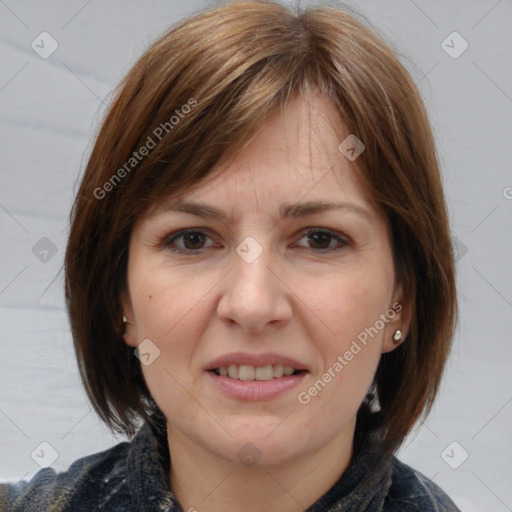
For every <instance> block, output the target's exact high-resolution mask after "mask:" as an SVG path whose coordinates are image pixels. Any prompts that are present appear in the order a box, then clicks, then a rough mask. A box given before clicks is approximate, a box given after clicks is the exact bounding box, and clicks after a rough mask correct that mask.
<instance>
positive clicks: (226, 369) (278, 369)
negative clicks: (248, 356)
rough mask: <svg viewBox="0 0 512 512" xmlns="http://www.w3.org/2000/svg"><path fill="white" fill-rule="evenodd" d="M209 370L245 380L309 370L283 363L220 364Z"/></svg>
mask: <svg viewBox="0 0 512 512" xmlns="http://www.w3.org/2000/svg"><path fill="white" fill-rule="evenodd" d="M208 371H209V372H211V373H214V374H215V375H218V376H220V377H228V378H229V379H233V380H244V381H251V380H257V381H269V380H273V379H280V378H282V377H289V376H291V375H299V374H301V373H306V372H307V370H305V369H300V368H294V367H293V366H287V365H282V364H275V365H266V366H252V365H247V364H240V365H237V364H230V365H229V366H220V367H219V368H213V369H211V370H208Z"/></svg>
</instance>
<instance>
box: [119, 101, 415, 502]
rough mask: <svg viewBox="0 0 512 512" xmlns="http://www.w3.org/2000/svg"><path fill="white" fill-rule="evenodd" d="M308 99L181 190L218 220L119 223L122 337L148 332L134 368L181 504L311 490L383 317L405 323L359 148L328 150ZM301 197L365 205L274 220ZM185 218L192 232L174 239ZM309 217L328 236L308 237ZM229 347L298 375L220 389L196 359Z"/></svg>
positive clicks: (334, 449) (321, 479) (335, 467)
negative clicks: (300, 365)
mask: <svg viewBox="0 0 512 512" xmlns="http://www.w3.org/2000/svg"><path fill="white" fill-rule="evenodd" d="M306 100H307V101H305V99H304V98H302V97H296V98H295V99H293V100H292V101H290V103H289V104H288V105H287V106H286V108H285V109H284V110H283V111H282V112H276V113H274V114H273V115H272V116H271V117H269V119H268V120H267V122H266V124H265V127H264V129H263V130H262V131H260V132H259V133H258V135H257V136H256V138H255V139H254V140H253V141H252V142H251V143H250V144H249V145H248V146H246V147H245V148H244V149H243V150H242V151H240V152H239V153H237V154H226V155H225V157H224V158H223V159H222V160H221V161H220V162H219V163H218V165H217V166H216V169H214V170H213V171H214V172H213V173H212V178H211V179H210V180H209V181H207V182H205V183H201V184H200V185H198V186H196V187H195V188H194V189H192V190H189V191H188V192H187V193H186V194H184V195H183V196H180V199H186V200H188V201H193V202H196V203H199V204H207V205H211V206H214V207H216V208H219V209H222V210H223V211H224V212H225V214H226V216H227V219H228V220H227V221H221V220H219V219H216V218H207V217H199V216H196V215H193V214H190V213H183V212H178V211H166V210H165V209H164V208H159V209H157V210H156V212H155V213H154V214H152V215H148V216H145V217H141V218H140V219H138V221H137V223H136V224H135V226H134V229H133V231H132V235H131V241H130V248H129V264H128V289H127V291H126V292H125V293H123V294H122V304H123V309H124V312H125V315H126V316H127V318H128V319H129V321H130V322H131V324H128V325H127V330H126V333H125V341H126V343H127V344H128V345H130V346H132V347H136V346H137V345H138V344H140V343H141V342H142V340H145V339H150V340H151V341H152V342H153V343H154V344H155V345H156V346H157V347H158V348H159V350H160V355H159V357H157V358H156V359H155V360H154V362H152V363H151V364H150V365H148V366H142V368H143V372H144V377H145V379H146V382H147V384H148V387H149V390H150V391H151V393H152V395H153V397H154V399H155V401H156V402H157V404H158V405H159V407H160V408H161V409H162V411H163V412H164V413H165V415H166V417H167V420H168V429H167V430H168V439H169V446H170V455H171V460H172V469H171V472H170V475H169V483H170V486H171V489H172V491H173V493H174V494H175V495H176V497H177V499H178V500H179V502H180V503H181V505H182V507H183V509H184V510H189V509H196V510H198V511H199V512H208V511H218V510H223V511H224V512H229V511H240V510H246V511H261V510H267V511H278V510H279V511H280V512H283V511H284V512H287V511H290V512H291V511H294V512H296V511H299V510H304V509H306V508H307V507H308V506H310V505H311V504H312V503H314V502H315V501H316V500H317V499H318V498H319V497H320V496H321V495H323V494H324V493H325V492H327V491H328V490H329V488H330V487H331V486H332V485H333V484H334V483H335V482H336V481H337V480H338V479H339V477H340V476H341V475H342V474H343V472H344V471H345V470H346V468H347V466H348V465H349V463H350V459H351V456H352V443H353V436H354V428H355V418H356V413H357V410H358V408H359V406H360V404H361V403H362V401H363V399H364V396H365V394H366V392H367V391H368V389H369V387H370V385H371V383H372V380H373V377H374V374H375V371H376V368H377V365H378V363H379V359H380V356H381V354H382V353H383V352H387V351H390V350H393V349H394V348H396V346H397V343H396V342H393V333H394V332H395V330H396V329H401V331H402V333H403V338H405V336H406V334H407V330H408V328H409V322H410V307H409V305H408V304H407V303H406V302H405V301H404V297H403V291H402V288H401V286H400V285H399V284H397V283H396V282H395V274H394V268H393V255H392V250H391V244H390V238H389V233H388V230H387V228H386V224H385V220H384V218H383V216H382V215H381V213H380V212H379V211H378V210H377V209H376V208H375V206H374V205H373V203H372V200H371V198H370V197H369V196H368V194H367V192H366V190H365V189H364V187H363V185H362V184H361V183H360V181H359V180H358V170H357V166H356V164H357V160H356V161H355V162H351V161H349V160H348V159H347V158H345V157H344V156H343V155H342V154H341V153H340V152H339V151H338V149H337V147H338V145H339V144H340V142H341V141H342V140H344V138H345V137H346V136H347V135H348V134H349V131H348V130H347V129H346V127H345V126H344V124H343V122H342V120H341V119H340V118H339V116H338V114H337V113H336V111H335V109H334V107H333V105H331V104H330V103H329V101H328V100H327V99H325V98H323V97H321V96H319V95H315V94H313V93H312V94H310V96H308V97H307V98H306ZM306 201H333V202H346V203H350V204H352V205H355V206H357V207H359V208H362V209H364V210H365V211H366V212H367V215H363V214H361V213H356V212H355V211H351V210H348V209H346V210H330V211H329V210H328V211H322V212H317V213H315V214H312V215H306V216H302V217H300V218H286V219H283V220H279V212H280V208H281V206H282V205H283V204H296V203H303V202H306ZM184 228H195V229H197V231H201V232H202V233H204V234H205V235H206V236H205V238H201V237H199V238H197V237H194V236H192V237H190V236H188V237H181V238H176V239H174V240H172V238H173V236H175V234H177V232H178V231H179V230H181V229H184ZM308 228H316V230H320V229H321V230H323V231H328V232H329V233H331V234H332V236H331V237H329V236H328V235H327V236H326V237H325V236H324V237H322V235H321V233H320V236H319V237H317V238H313V239H312V238H311V237H309V238H308V236H307V235H306V234H305V231H306V230H307V229H308ZM336 235H338V236H340V237H341V239H342V240H339V239H337V238H336ZM248 236H251V237H253V238H254V239H255V240H257V242H258V243H259V244H260V246H261V247H262V249H263V251H262V253H261V254H260V255H259V257H258V258H257V259H256V260H255V261H253V262H252V263H248V262H246V261H245V260H244V259H242V258H241V257H240V256H239V255H238V254H237V252H236V248H237V246H238V245H239V244H240V243H241V242H242V240H244V239H245V238H246V237H248ZM162 239H163V240H164V241H163V242H162ZM165 242H167V244H168V245H165ZM173 247H176V248H181V249H182V250H187V249H189V253H188V254H180V253H177V252H173V250H172V248H173ZM325 247H329V248H334V249H337V250H331V252H326V249H325ZM194 249H195V252H194ZM396 303H400V304H401V305H402V308H401V311H400V313H397V314H395V315H394V318H393V319H392V320H389V321H387V322H385V325H384V327H383V328H382V329H381V330H380V331H379V333H378V335H375V336H374V337H373V338H369V342H368V343H367V345H366V346H363V345H361V346H362V350H361V351H360V352H358V353H357V355H354V357H353V359H352V360H350V361H348V362H347V365H346V366H344V368H343V370H342V371H340V372H335V377H334V378H332V379H331V380H330V382H329V383H328V384H327V385H326V386H325V387H324V388H323V389H322V390H321V392H319V393H318V394H317V395H316V396H315V397H313V398H311V400H310V402H309V403H308V404H306V405H303V404H301V403H299V401H298V399H297V397H298V394H299V393H300V392H301V391H307V390H308V388H309V387H310V386H311V385H312V384H313V383H314V382H315V381H317V380H318V379H319V378H320V377H321V376H322V374H323V373H324V372H326V371H327V370H328V368H329V367H332V366H333V363H334V362H335V361H336V360H337V357H338V356H340V355H341V356H343V355H344V354H345V352H346V351H347V350H349V348H350V346H351V343H352V342H353V340H355V339H356V337H357V335H358V334H359V333H361V332H362V331H364V329H365V328H368V327H370V326H374V325H375V323H376V321H377V320H378V319H379V318H380V315H382V314H385V313H386V311H389V310H390V308H391V307H392V306H393V304H396ZM403 338H402V339H403ZM235 351H242V352H248V353H262V352H267V351H273V352H277V353H279V354H282V355H286V356H290V357H293V358H295V359H298V360H299V361H301V362H304V363H306V364H307V365H308V368H309V373H308V374H307V375H306V378H305V379H304V381H303V383H301V385H300V386H298V387H297V388H295V389H293V390H291V391H287V392H286V393H284V394H282V395H279V396H277V397H275V398H273V399H270V400H264V401H247V400H240V399H235V398H231V397H228V396H226V395H225V394H223V393H222V392H221V391H219V390H218V389H217V388H216V387H215V386H213V385H212V383H211V382H210V379H208V378H207V375H205V373H204V367H205V365H206V364H207V363H209V362H210V361H212V360H213V359H215V358H217V357H219V356H221V355H223V354H226V353H230V352H235ZM247 443H252V445H253V446H254V447H252V445H251V448H250V451H251V450H252V451H251V453H253V454H254V455H255V456H259V455H261V458H260V459H259V461H258V462H257V463H256V464H255V465H254V466H252V467H248V466H246V465H244V464H243V463H242V461H241V460H240V459H239V457H238V456H237V454H238V452H239V450H240V449H241V448H242V447H244V446H245V445H246V444H247ZM246 449H247V448H246Z"/></svg>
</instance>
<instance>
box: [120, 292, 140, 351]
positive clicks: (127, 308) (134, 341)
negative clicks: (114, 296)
mask: <svg viewBox="0 0 512 512" xmlns="http://www.w3.org/2000/svg"><path fill="white" fill-rule="evenodd" d="M119 298H120V302H121V308H122V310H123V315H124V317H126V321H125V322H124V323H123V325H124V332H123V338H124V341H125V343H126V344H127V345H129V346H130V347H137V346H138V344H139V343H138V337H137V328H136V326H135V320H134V315H133V306H132V301H131V297H130V293H129V291H128V290H126V288H125V289H123V290H122V291H121V293H120V294H119Z"/></svg>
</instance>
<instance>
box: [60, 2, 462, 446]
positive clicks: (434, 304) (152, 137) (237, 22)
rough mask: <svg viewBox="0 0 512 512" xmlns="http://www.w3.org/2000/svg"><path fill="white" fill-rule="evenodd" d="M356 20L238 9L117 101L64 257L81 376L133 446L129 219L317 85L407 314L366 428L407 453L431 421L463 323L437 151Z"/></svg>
mask: <svg viewBox="0 0 512 512" xmlns="http://www.w3.org/2000/svg"><path fill="white" fill-rule="evenodd" d="M358 18H360V16H355V15H353V14H351V13H349V12H347V11H346V10H345V9H343V10H342V9H339V8H334V7H327V6H324V7H314V8H309V9H306V10H299V9H297V10H296V11H292V10H291V9H289V8H287V7H284V6H282V5H279V4H277V3H273V2H270V1H252V2H247V1H245V2H242V1H235V2H231V3H228V4H226V5H224V6H222V7H219V8H216V9H210V10H205V11H202V12H200V13H198V14H197V15H196V16H194V17H190V18H188V19H186V20H184V21H182V22H180V23H179V24H178V25H176V26H174V27H172V28H171V29H170V30H169V31H167V32H166V33H165V34H164V35H163V36H161V37H160V38H159V39H158V40H157V41H156V42H154V43H153V44H152V45H151V46H150V47H149V49H148V50H147V51H146V52H145V53H144V54H143V55H142V57H141V58H140V59H139V60H138V61H137V62H136V63H135V65H134V66H133V68H132V69H131V70H130V71H129V73H128V74H127V76H126V77H125V78H124V79H123V81H122V82H121V84H120V85H119V87H118V89H117V90H116V93H115V96H114V98H113V100H112V103H111V106H110V108H109V110H108V112H107V113H106V116H105V118H104V120H103V123H102V126H101V128H100V130H99V133H98V135H97V138H96V140H95V142H94V147H93V149H92V152H91V155H90V158H89V161H88V164H87V166H86V169H85V173H84V176H83V178H82V181H81V185H80V188H79V191H78V193H77V196H76V199H75V202H74V205H73V208H72V211H71V216H70V220H71V230H70V236H69V241H68V245H67V251H66V256H65V280H66V301H67V307H68V312H69V318H70V324H71V329H72V336H73V340H74V344H75V350H76V354H77V358H78V363H79V369H80V374H81V377H82V380H83V382H84V385H85V389H86V391H87V394H88V396H89V398H90V400H91V402H92V404H93V406H94V408H95V410H96V411H97V413H98V414H99V416H100V417H101V418H102V420H103V421H105V422H106V423H107V424H108V425H109V426H110V427H111V428H112V429H115V430H118V431H124V432H125V433H127V434H128V435H132V434H133V432H134V430H135V427H136V423H137V420H138V419H140V418H147V415H148V413H149V411H150V410H151V408H152V407H153V406H154V405H155V404H154V402H153V401H152V399H151V396H150V393H149V391H148V389H147V387H146V385H145V382H144V379H143V375H142V372H141V369H140V363H139V361H138V359H137V358H136V357H134V354H133V348H130V347H129V346H127V345H126V344H125V343H124V340H123V336H122V311H121V306H120V292H121V290H123V289H125V287H126V277H127V276H126V272H127V257H128V246H129V239H130V232H131V228H132V226H133V224H134V222H135V221H136V219H137V218H138V217H139V216H140V215H142V214H144V213H145V212H146V211H147V210H148V209H149V208H152V207H153V206H154V205H156V204H158V203H159V202H160V201H161V200H163V199H164V198H165V197H168V196H169V195H170V194H174V193H180V192H184V191H185V190H186V189H187V188H188V187H190V186H192V185H197V184H198V183H199V182H201V181H202V180H204V179H206V178H207V177H208V176H209V174H211V170H212V168H213V167H214V165H215V164H216V162H217V161H218V160H219V159H220V157H221V156H222V155H223V154H224V153H225V151H226V150H228V149H230V150H232V149H233V148H239V147H242V145H243V144H245V143H247V141H249V140H250V137H251V136H253V135H254V134H255V133H256V131H257V130H258V129H259V128H261V126H262V125H263V123H264V121H265V119H266V118H267V117H268V115H269V114H270V113H271V112H272V111H273V110H274V109H276V108H280V107H283V106H284V105H286V103H287V101H288V100H289V99H290V98H292V97H293V96H295V95H297V94H301V95H303V94H306V93H307V92H308V91H310V90H312V89H316V90H317V91H320V93H321V94H323V95H325V96H326V97H327V98H329V99H330V100H331V101H332V103H333V105H334V106H335V107H336V108H337V110H338V112H339V114H340V116H341V118H342V119H343V121H344V122H345V124H346V126H347V127H348V128H349V130H350V132H351V133H354V134H357V137H358V138H359V139H361V140H362V141H363V142H364V144H365V146H366V149H365V151H364V152H363V153H362V154H361V155H360V156H359V158H358V164H359V166H360V168H361V172H362V176H363V178H364V180H365V183H366V185H367V188H368V191H369V192H370V194H371V196H372V197H373V199H374V200H375V202H376V204H377V205H378V207H379V208H380V209H381V211H382V212H383V214H384V216H385V218H386V219H387V221H388V225H389V228H390V233H391V238H392V247H393V253H394V262H395V268H396V275H397V280H398V282H400V283H402V285H403V287H404V290H405V291H406V293H407V295H408V298H409V299H410V301H411V304H412V320H411V328H410V330H409V333H408V335H407V338H406V340H405V342H403V343H402V344H401V345H400V346H399V347H398V348H396V349H395V350H393V351H392V352H389V353H385V354H383V355H382V357H381V361H380V364H379V367H378V370H377V373H376V376H375V380H374V383H373V386H372V389H371V391H370V393H369V394H368V395H367V397H366V399H365V401H364V402H363V404H362V406H361V409H360V411H359V416H358V425H357V426H356V432H359V431H361V429H362V428H363V427H364V425H363V423H365V422H368V421H369V420H370V419H371V418H374V419H376V423H379V424H382V425H383V426H384V427H385V429H386V437H385V446H384V447H385V449H386V450H396V449H397V448H398V447H399V446H400V444H401V443H402V441H403V439H404V437H405V435H406V434H407V433H408V432H409V431H410V429H411V428H412V426H413V425H414V423H415V422H416V421H417V420H418V418H419V416H420V415H421V413H422V412H423V413H424V416H425V417H426V415H427V414H428V413H429V412H430V409H431V406H432V403H433V401H434V398H435V395H436V393H437V390H438V387H439V383H440V380H441V375H442V372H443V367H444V364H445V361H446V358H447V356H448V353H449V349H450V344H451V339H452V336H453V330H454V326H455V321H456V315H457V302H456V292H455V278H454V260H453V254H452V245H451V239H450V231H449V225H448V217H447V211H446V206H445V202H444V195H443V189H442V183H441V179H440V173H439V166H438V161H437V156H436V149H435V145H434V139H433V135H432V131H431V128H430V125H429V121H428V117H427V114H426V112H425V108H424V105H423V103H422V100H421V97H420V95H419V92H418V90H417V88H416V86H415V84H414V82H413V80H412V78H411V77H410V75H409V73H408V72H407V71H406V69H405V68H404V66H403V65H402V64H401V63H400V61H399V60H398V58H397V57H396V55H395V53H394V51H393V50H392V48H391V47H390V46H389V44H388V43H387V42H385V40H384V38H383V37H382V36H380V35H378V33H377V32H376V30H375V29H374V28H373V27H372V28H369V27H371V26H370V25H369V24H368V22H366V21H362V19H358ZM340 142H341V141H340ZM143 148H146V149H145V150H143ZM376 405H377V406H378V407H376ZM379 408H380V410H379V411H378V412H371V410H372V411H374V410H375V409H379Z"/></svg>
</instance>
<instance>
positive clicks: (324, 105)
mask: <svg viewBox="0 0 512 512" xmlns="http://www.w3.org/2000/svg"><path fill="white" fill-rule="evenodd" d="M348 135H349V131H348V129H347V127H346V126H345V125H344V123H343V120H342V119H341V117H340V116H339V114H338V113H337V111H336V109H335V107H334V105H333V104H332V103H331V102H330V101H329V100H328V99H327V98H325V97H322V96H320V95H313V94H311V95H309V96H308V97H302V96H296V97H295V98H294V99H292V100H291V101H290V102H289V103H288V104H287V105H286V106H285V107H284V108H283V109H282V110H276V111H275V112H274V113H273V114H272V115H271V116H270V117H269V118H268V119H267V120H266V122H265V123H264V125H263V127H262V128H261V130H260V131H259V132H258V133H257V135H256V136H255V137H254V138H253V139H252V140H251V142H250V143H248V144H247V145H246V146H244V147H243V149H241V150H238V151H237V152H236V153H235V152H229V151H228V152H227V153H226V154H225V155H224V156H223V157H222V158H221V160H220V161H219V162H218V163H217V165H216V166H215V168H214V169H212V172H211V175H210V178H209V179H208V180H207V181H206V182H204V183H201V184H200V185H197V186H196V187H192V188H191V189H189V190H188V192H187V193H186V194H182V195H181V196H180V198H186V199H192V198H194V199H196V200H197V199H199V200H202V201H204V202H207V203H221V205H222V206H224V207H229V205H233V206H236V205H238V206H240V205H241V206H242V207H243V208H244V209H248V208H250V207H251V206H250V205H251V204H255V203H257V205H258V207H263V208H265V209H267V208H268V209H271V208H272V206H273V205H274V206H275V205H279V204H283V203H288V204H289V203H294V202H298V201H300V200H308V201H312V200H324V201H337V200H340V199H341V200H343V199H345V200H349V199H350V200H351V201H354V200H356V201H358V202H359V203H360V204H361V205H369V204H370V203H371V198H370V197H369V195H368V193H367V191H366V190H365V187H364V186H363V180H362V179H361V171H360V169H359V167H358V165H357V162H356V161H354V162H353V161H350V160H349V159H348V158H346V157H345V156H344V154H342V153H341V151H340V150H339V149H338V146H339V145H340V143H341V142H342V141H343V140H344V139H345V138H346V137H347V136H348Z"/></svg>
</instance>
